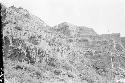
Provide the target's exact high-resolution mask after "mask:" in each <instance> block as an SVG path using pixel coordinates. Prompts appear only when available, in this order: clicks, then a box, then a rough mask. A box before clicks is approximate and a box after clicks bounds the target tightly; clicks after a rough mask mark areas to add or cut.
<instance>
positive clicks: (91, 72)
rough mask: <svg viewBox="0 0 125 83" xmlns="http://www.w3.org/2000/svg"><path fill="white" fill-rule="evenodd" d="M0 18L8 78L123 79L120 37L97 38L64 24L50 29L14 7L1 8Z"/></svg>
mask: <svg viewBox="0 0 125 83" xmlns="http://www.w3.org/2000/svg"><path fill="white" fill-rule="evenodd" d="M2 18H3V19H2V23H3V25H4V26H2V30H3V34H4V35H3V53H4V56H3V57H6V58H7V60H8V61H10V62H11V64H10V63H9V62H8V64H9V68H8V69H6V70H8V71H10V70H11V71H14V72H16V73H14V72H13V73H12V74H8V76H9V75H10V76H11V75H17V74H18V75H17V76H19V75H21V76H22V77H20V78H21V79H24V78H25V77H26V76H28V78H26V79H25V81H28V79H30V80H31V79H33V80H34V81H37V82H38V81H39V82H44V83H46V82H45V81H46V80H48V79H51V80H53V81H57V82H66V81H67V82H68V81H69V80H71V82H73V83H80V82H81V83H82V82H87V83H111V80H112V81H113V82H114V81H115V79H117V77H120V76H121V77H122V78H123V79H125V72H124V69H125V65H124V63H125V58H124V57H125V43H124V40H125V38H124V37H122V38H121V37H120V34H117V33H116V34H103V35H98V34H97V33H96V32H95V31H94V30H93V29H91V28H87V27H84V26H83V27H82V26H76V25H73V24H70V23H67V22H63V23H60V24H58V25H56V26H53V27H51V26H48V25H47V24H46V23H45V22H44V21H42V20H41V19H39V18H38V17H36V16H34V15H32V14H30V13H29V12H28V11H27V10H25V9H23V8H16V7H14V6H12V7H9V8H6V7H4V6H2ZM116 57H118V58H116ZM116 64H117V67H116ZM14 65H15V66H14ZM17 65H18V66H17ZM13 66H14V67H13ZM6 68H7V67H6ZM17 71H18V72H17ZM119 71H120V72H119ZM21 72H22V73H21ZM24 72H28V73H24ZM57 78H58V79H57ZM102 79H103V80H102ZM104 79H105V80H104ZM49 81H50V80H48V82H49ZM24 83H25V82H24Z"/></svg>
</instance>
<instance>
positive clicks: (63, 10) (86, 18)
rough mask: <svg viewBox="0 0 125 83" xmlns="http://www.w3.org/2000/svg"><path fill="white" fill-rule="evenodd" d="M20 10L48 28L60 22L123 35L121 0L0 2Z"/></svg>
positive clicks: (123, 1)
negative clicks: (30, 14) (34, 16)
mask: <svg viewBox="0 0 125 83" xmlns="http://www.w3.org/2000/svg"><path fill="white" fill-rule="evenodd" d="M0 1H1V2H2V3H4V4H5V5H6V6H8V7H9V6H12V5H14V6H16V7H23V8H24V9H27V10H28V11H29V12H31V13H32V14H34V15H36V16H38V17H40V18H41V19H42V20H43V21H45V22H46V23H47V24H48V25H50V26H54V25H57V24H59V23H61V22H69V23H71V24H75V25H80V26H86V27H89V28H93V29H94V30H95V31H96V32H97V33H98V34H105V33H121V36H125V0H0Z"/></svg>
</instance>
